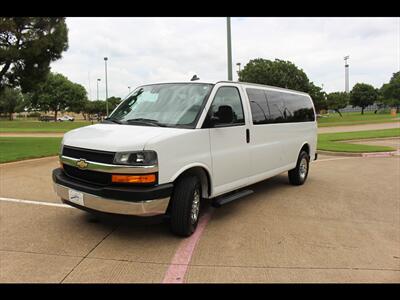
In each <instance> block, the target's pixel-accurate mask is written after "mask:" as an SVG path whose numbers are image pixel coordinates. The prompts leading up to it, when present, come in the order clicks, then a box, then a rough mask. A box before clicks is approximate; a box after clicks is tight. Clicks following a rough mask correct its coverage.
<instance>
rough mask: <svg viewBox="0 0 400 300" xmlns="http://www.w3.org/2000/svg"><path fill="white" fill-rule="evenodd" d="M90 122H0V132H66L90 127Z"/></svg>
mask: <svg viewBox="0 0 400 300" xmlns="http://www.w3.org/2000/svg"><path fill="white" fill-rule="evenodd" d="M91 124H92V123H91V122H86V121H74V122H40V121H22V120H13V121H0V132H67V131H69V130H72V129H75V128H79V127H82V126H87V125H91Z"/></svg>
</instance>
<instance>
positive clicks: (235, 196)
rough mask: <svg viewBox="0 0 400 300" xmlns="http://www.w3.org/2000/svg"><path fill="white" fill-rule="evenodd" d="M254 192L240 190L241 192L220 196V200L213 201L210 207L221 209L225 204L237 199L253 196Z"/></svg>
mask: <svg viewBox="0 0 400 300" xmlns="http://www.w3.org/2000/svg"><path fill="white" fill-rule="evenodd" d="M253 193H254V191H253V190H242V191H238V192H236V193H233V194H230V195H227V196H222V197H220V198H217V199H215V200H214V201H213V202H212V205H213V206H214V207H221V206H222V205H224V204H227V203H229V202H232V201H235V200H237V199H240V198H243V197H245V196H248V195H251V194H253Z"/></svg>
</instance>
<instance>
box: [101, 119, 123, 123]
mask: <svg viewBox="0 0 400 300" xmlns="http://www.w3.org/2000/svg"><path fill="white" fill-rule="evenodd" d="M104 121H109V122H113V123H117V124H122V122H121V121H119V120H117V119H114V118H105V119H104Z"/></svg>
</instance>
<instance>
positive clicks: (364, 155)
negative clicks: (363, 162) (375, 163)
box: [362, 152, 395, 157]
mask: <svg viewBox="0 0 400 300" xmlns="http://www.w3.org/2000/svg"><path fill="white" fill-rule="evenodd" d="M394 154H395V153H394V152H375V153H363V154H362V156H363V157H389V156H393V155H394Z"/></svg>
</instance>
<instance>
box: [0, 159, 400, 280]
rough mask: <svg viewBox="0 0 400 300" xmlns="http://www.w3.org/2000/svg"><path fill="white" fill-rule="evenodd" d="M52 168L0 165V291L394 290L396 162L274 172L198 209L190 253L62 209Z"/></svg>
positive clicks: (42, 162)
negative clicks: (59, 286) (353, 285)
mask: <svg viewBox="0 0 400 300" xmlns="http://www.w3.org/2000/svg"><path fill="white" fill-rule="evenodd" d="M57 166H58V161H57V158H55V157H52V158H44V159H37V160H31V161H26V162H18V163H10V164H3V165H0V282H63V283H71V282H107V283H108V282H132V283H133V282H154V283H160V282H168V280H166V278H169V279H171V276H172V277H174V276H182V278H178V279H177V282H179V281H180V282H182V281H183V282H188V283H194V282H196V283H197V282H207V283H208V282H255V283H259V282H262V283H264V282H265V283H269V282H400V197H399V195H400V183H399V178H400V157H398V156H397V157H370V158H369V157H368V158H367V157H330V156H324V155H320V157H319V159H318V161H317V162H315V163H313V164H312V165H311V170H310V174H309V177H308V181H307V182H306V184H305V185H303V186H300V187H294V186H291V185H289V183H288V180H287V175H286V174H282V175H279V176H277V177H274V178H271V179H269V180H266V181H263V182H260V183H258V184H256V185H254V186H253V189H254V190H255V193H254V194H252V195H250V196H248V197H246V198H243V199H241V200H238V201H235V202H232V203H231V204H228V205H226V206H223V207H221V208H218V209H212V208H210V207H208V206H207V205H205V208H204V211H205V214H204V215H203V217H202V220H203V222H202V224H203V227H202V228H201V229H202V230H200V231H201V232H200V234H198V235H197V236H195V237H194V238H195V239H196V240H195V242H197V243H195V242H193V241H191V240H190V239H192V238H190V239H181V238H179V237H175V236H173V235H171V234H170V233H169V230H168V227H167V225H166V224H164V223H162V222H160V221H153V220H152V221H142V220H136V219H135V220H130V221H128V220H125V219H124V220H120V219H111V220H109V219H104V220H103V219H100V220H98V219H94V218H92V217H90V215H88V214H87V213H85V212H82V211H80V210H77V209H74V208H69V207H66V206H64V205H60V203H61V202H60V200H59V199H58V198H57V196H56V195H55V193H54V192H53V188H52V182H51V170H52V169H54V168H56V167H57ZM21 200H28V201H26V202H24V201H21ZM204 220H205V221H204ZM182 245H183V246H182ZM182 249H183V250H182ZM186 250H187V251H186ZM185 251H186V252H185ZM181 256H182V257H183V256H185V257H186V258H187V260H186V261H185V260H181V261H180V260H179V258H180V257H181ZM174 272H175V273H174ZM173 279H175V278H173Z"/></svg>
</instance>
